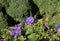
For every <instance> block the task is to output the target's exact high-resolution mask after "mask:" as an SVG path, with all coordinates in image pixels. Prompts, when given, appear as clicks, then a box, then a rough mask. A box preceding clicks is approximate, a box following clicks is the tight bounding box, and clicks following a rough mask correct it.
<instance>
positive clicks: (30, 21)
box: [25, 16, 34, 24]
mask: <svg viewBox="0 0 60 41" xmlns="http://www.w3.org/2000/svg"><path fill="white" fill-rule="evenodd" d="M33 22H34V18H33V17H32V16H29V17H27V18H26V20H25V24H31V23H33Z"/></svg>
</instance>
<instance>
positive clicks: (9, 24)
mask: <svg viewBox="0 0 60 41" xmlns="http://www.w3.org/2000/svg"><path fill="white" fill-rule="evenodd" d="M1 11H2V13H3V16H4V17H5V18H6V21H7V23H8V26H14V25H15V24H17V23H19V22H16V21H15V20H14V19H13V18H12V17H11V16H9V15H8V14H7V12H6V9H5V7H2V8H1Z"/></svg>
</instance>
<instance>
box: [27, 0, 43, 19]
mask: <svg viewBox="0 0 60 41" xmlns="http://www.w3.org/2000/svg"><path fill="white" fill-rule="evenodd" d="M28 4H29V5H30V11H31V12H32V16H34V15H37V17H36V18H37V19H41V18H43V16H42V15H40V12H39V8H38V6H37V5H36V4H35V3H34V1H33V0H28Z"/></svg>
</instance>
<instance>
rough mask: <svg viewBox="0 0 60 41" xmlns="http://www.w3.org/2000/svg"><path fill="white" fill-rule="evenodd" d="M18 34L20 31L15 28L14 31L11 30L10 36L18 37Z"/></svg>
mask: <svg viewBox="0 0 60 41" xmlns="http://www.w3.org/2000/svg"><path fill="white" fill-rule="evenodd" d="M20 34H21V30H20V29H17V28H16V29H13V30H12V35H13V36H18V35H20Z"/></svg>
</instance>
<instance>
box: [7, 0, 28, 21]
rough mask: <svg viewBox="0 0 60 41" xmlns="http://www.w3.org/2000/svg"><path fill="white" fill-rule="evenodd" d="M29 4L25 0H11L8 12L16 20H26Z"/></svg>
mask: <svg viewBox="0 0 60 41" xmlns="http://www.w3.org/2000/svg"><path fill="white" fill-rule="evenodd" d="M27 10H28V4H26V2H25V1H23V0H10V2H9V7H8V8H7V13H8V14H9V15H10V16H11V17H13V18H14V20H16V21H21V22H23V21H24V17H23V16H24V15H25V16H26V14H28V12H27Z"/></svg>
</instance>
